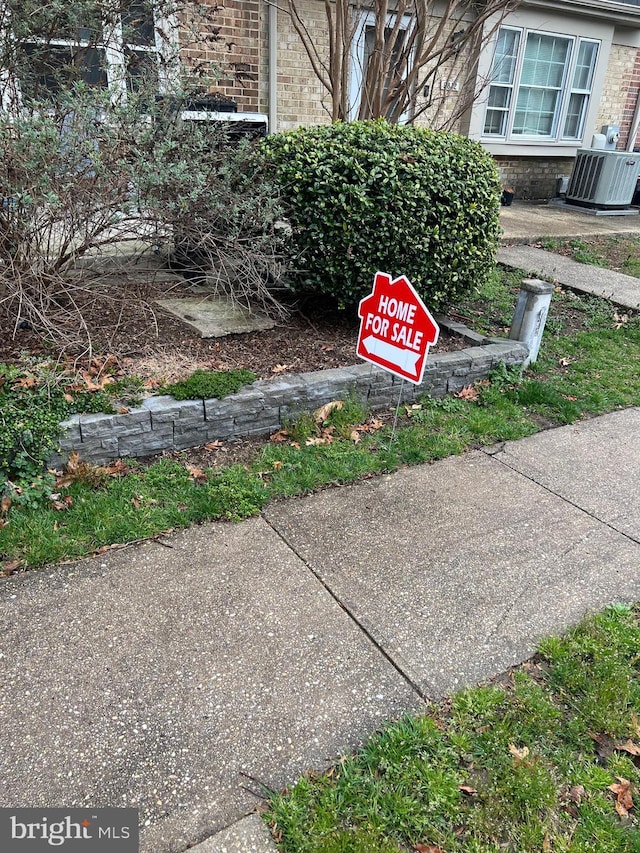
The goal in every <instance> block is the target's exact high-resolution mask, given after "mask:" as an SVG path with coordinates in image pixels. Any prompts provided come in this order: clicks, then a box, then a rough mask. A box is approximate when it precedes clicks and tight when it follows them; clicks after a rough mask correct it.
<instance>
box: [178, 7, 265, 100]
mask: <svg viewBox="0 0 640 853" xmlns="http://www.w3.org/2000/svg"><path fill="white" fill-rule="evenodd" d="M260 5H261V4H260V3H259V2H258V0H225V3H224V6H223V5H221V4H219V3H217V2H216V0H204V2H201V3H192V4H190V5H189V6H188V7H187V9H186V10H185V11H184V12H183V13H182V14H181V27H180V54H181V57H182V59H183V61H184V63H185V65H186V67H187V69H188V70H190V71H191V72H192V74H193V75H194V77H197V76H198V75H202V80H203V84H204V85H205V86H206V88H207V89H209V91H214V92H216V93H220V94H222V95H224V96H226V97H229V98H233V99H234V100H235V101H237V103H238V110H239V111H248V112H255V111H257V110H258V103H259V96H258V84H259V79H258V78H259V73H260V52H261V41H260ZM262 5H264V4H262Z"/></svg>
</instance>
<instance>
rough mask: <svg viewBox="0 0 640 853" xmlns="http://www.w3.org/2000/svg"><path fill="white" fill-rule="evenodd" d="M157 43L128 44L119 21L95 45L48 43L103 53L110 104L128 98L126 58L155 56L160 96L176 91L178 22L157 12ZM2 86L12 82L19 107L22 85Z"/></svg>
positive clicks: (105, 25) (64, 41)
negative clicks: (146, 54) (91, 49)
mask: <svg viewBox="0 0 640 853" xmlns="http://www.w3.org/2000/svg"><path fill="white" fill-rule="evenodd" d="M153 30H154V36H153V38H154V42H153V44H138V43H137V42H135V41H132V42H125V41H124V34H123V26H122V20H121V19H118V20H116V21H115V22H107V21H106V20H105V21H104V22H103V25H102V38H100V39H97V40H95V42H94V41H90V40H88V39H64V38H61V39H56V38H52V39H49V40H47V42H46V45H47V47H52V48H68V49H69V50H73V49H74V48H75V49H80V50H82V49H83V48H87V47H92V48H95V49H96V50H98V51H103V52H104V56H105V69H104V70H105V73H106V83H107V85H106V88H107V89H108V91H109V92H110V93H111V100H112V101H113V102H114V103H116V102H118V101H122V100H124V99H126V97H127V55H128V53H129V52H133V53H148V54H154V55H155V56H156V68H157V72H158V94H168V93H170V92H171V91H175V89H176V85H177V82H178V79H179V71H178V67H179V63H178V31H179V26H178V20H177V16H176V15H175V14H173V13H171V14H168V15H164V16H161V15H159V14H156V13H155V12H154V17H153ZM38 43H43V42H39V40H37V39H33V40H30V41H25V44H38ZM2 82H3V83H5V84H6V83H7V82H10V85H11V86H12V90H13V93H14V98H17V102H18V104H20V103H21V101H22V96H21V91H20V81H19V80H15V81H7V80H6V79H5V80H3V81H2ZM4 90H6V85H5V86H3V91H4ZM9 103H10V101H9V100H8V99H7V103H6V104H2V106H3V108H5V109H6V108H7V107H8V106H9Z"/></svg>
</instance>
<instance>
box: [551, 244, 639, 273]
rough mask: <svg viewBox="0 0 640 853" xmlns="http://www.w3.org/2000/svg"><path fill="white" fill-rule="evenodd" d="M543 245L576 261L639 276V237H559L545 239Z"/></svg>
mask: <svg viewBox="0 0 640 853" xmlns="http://www.w3.org/2000/svg"><path fill="white" fill-rule="evenodd" d="M542 246H543V248H545V249H548V250H549V251H552V252H560V253H561V254H563V255H568V256H569V257H571V258H573V259H574V260H575V261H580V262H581V263H583V264H591V265H593V266H599V267H608V268H609V269H614V270H619V271H620V272H623V273H625V274H626V275H631V276H635V277H636V278H640V237H637V236H635V235H620V236H615V237H599V238H592V239H590V240H583V239H580V238H577V239H575V240H558V239H554V238H545V239H543V240H542Z"/></svg>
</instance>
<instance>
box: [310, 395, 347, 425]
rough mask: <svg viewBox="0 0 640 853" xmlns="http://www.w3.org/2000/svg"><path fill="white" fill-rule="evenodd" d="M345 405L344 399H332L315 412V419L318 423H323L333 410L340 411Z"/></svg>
mask: <svg viewBox="0 0 640 853" xmlns="http://www.w3.org/2000/svg"><path fill="white" fill-rule="evenodd" d="M343 406H344V400H332V401H331V402H330V403H325V404H324V406H320V408H319V409H316V410H315V412H314V413H313V419H314V420H315V422H316V423H318V424H323V423H324V422H325V421H326V420H327V418H328V417H329V415H330V414H331V412H338V411H340V409H341V408H342V407H343Z"/></svg>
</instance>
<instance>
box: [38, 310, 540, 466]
mask: <svg viewBox="0 0 640 853" xmlns="http://www.w3.org/2000/svg"><path fill="white" fill-rule="evenodd" d="M453 325H456V324H453ZM466 331H468V330H466ZM471 335H472V337H473V339H476V338H477V339H479V340H478V343H480V342H483V343H484V345H479V346H471V347H468V348H467V349H463V350H459V351H458V352H447V353H443V354H442V355H433V356H429V358H428V360H427V365H426V369H425V373H424V379H423V381H422V384H421V385H413V384H411V383H409V382H405V383H404V385H403V387H402V399H403V401H406V402H411V401H413V400H415V399H416V397H418V396H419V395H421V394H431V395H432V396H434V397H442V396H444V395H445V394H448V393H456V392H458V391H460V390H461V389H462V388H464V387H465V386H466V385H469V384H471V383H473V382H477V381H478V380H480V379H483V378H485V377H486V376H487V375H488V374H489V373H490V372H491V371H492V370H494V369H495V368H496V367H497V366H498V365H499V364H500V363H504V364H507V365H512V364H522V363H523V362H524V361H525V359H526V358H527V355H528V350H527V348H526V346H524V345H523V344H521V343H518V342H517V341H506V340H502V339H483V338H482V337H481V336H480V335H474V334H473V333H471ZM400 384H401V380H400V379H399V378H398V377H396V376H394V375H393V374H391V373H387V372H386V371H383V370H380V369H379V368H377V367H374V366H373V365H369V364H365V363H362V364H356V365H353V366H350V367H341V368H335V369H332V370H319V371H315V372H312V373H299V374H291V375H287V376H280V377H278V378H276V379H264V380H258V381H256V382H254V383H253V384H252V385H248V386H246V387H245V388H242V389H241V390H240V391H238V393H236V394H231V395H230V396H228V397H225V398H224V399H222V400H186V401H178V400H175V399H174V398H173V397H150V398H149V399H148V400H145V401H144V402H143V404H142V406H141V407H140V408H137V409H132V410H131V411H130V412H128V413H127V414H122V415H103V414H91V415H74V416H73V417H72V418H71V419H70V420H68V421H65V422H64V423H63V424H62V425H61V426H62V435H61V439H60V448H59V453H58V454H57V455H56V457H55V458H54V459H52V460H51V462H52V464H53V465H60V464H62V463H63V462H64V460H65V459H66V458H68V455H69V453H71V452H72V451H76V452H77V453H78V455H79V456H80V458H81V459H84V460H86V461H87V462H92V463H95V464H102V463H105V462H109V461H110V460H112V459H117V458H119V457H138V456H148V455H150V454H154V453H161V452H163V451H175V450H186V449H187V448H190V447H198V446H200V445H203V444H206V443H207V442H209V441H216V440H230V439H234V438H243V437H246V436H256V435H264V434H268V433H271V432H275V431H277V430H278V429H280V427H281V426H282V425H283V423H285V422H286V421H288V420H292V419H294V418H295V417H296V416H298V415H300V414H301V413H302V412H305V411H306V412H308V411H313V410H314V409H316V408H317V407H318V406H321V405H323V404H324V403H328V402H330V401H331V400H336V399H341V398H344V397H345V396H347V395H349V394H354V395H355V396H357V397H359V398H360V399H362V400H363V401H365V402H366V403H367V405H368V406H369V407H370V408H371V409H372V410H374V411H375V410H376V409H382V408H384V407H386V406H391V405H395V404H396V403H397V401H398V397H399V392H400Z"/></svg>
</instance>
